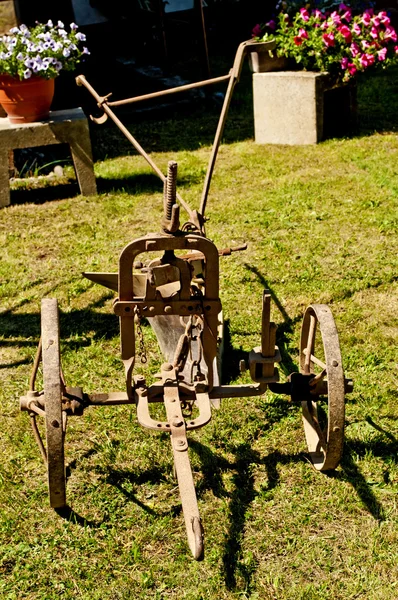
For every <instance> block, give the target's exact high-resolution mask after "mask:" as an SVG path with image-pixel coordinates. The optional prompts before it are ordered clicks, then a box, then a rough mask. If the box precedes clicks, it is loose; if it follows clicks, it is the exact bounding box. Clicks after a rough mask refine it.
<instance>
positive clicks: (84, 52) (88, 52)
mask: <svg viewBox="0 0 398 600" xmlns="http://www.w3.org/2000/svg"><path fill="white" fill-rule="evenodd" d="M82 54H91V52H90V51H89V49H88V48H86V47H84V48H83V50H82Z"/></svg>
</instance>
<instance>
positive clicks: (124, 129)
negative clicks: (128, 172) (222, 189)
mask: <svg viewBox="0 0 398 600" xmlns="http://www.w3.org/2000/svg"><path fill="white" fill-rule="evenodd" d="M76 83H77V85H84V87H85V88H86V89H87V90H88V91H89V92H90V93H91V95H92V96H93V97H94V98H95V99H96V101H97V102H98V104H99V105H100V106H101V108H102V110H103V111H104V112H105V113H106V114H107V115H108V117H110V118H111V119H112V121H113V122H114V123H115V125H117V127H119V129H120V131H121V132H122V133H124V135H125V136H126V138H127V139H128V140H129V142H131V143H132V144H133V146H134V148H135V149H136V150H137V152H139V153H140V154H141V156H142V157H143V158H144V159H145V160H146V161H147V163H148V164H149V166H150V167H151V168H152V169H153V171H155V173H156V175H158V177H159V178H160V179H161V181H162V182H163V183H164V182H165V181H166V176H165V175H163V173H162V171H161V170H160V169H159V167H158V166H157V165H156V163H154V161H153V160H152V159H151V158H150V156H149V155H148V154H147V153H146V152H145V150H144V149H143V147H142V146H141V145H140V144H139V143H138V142H137V140H136V139H135V138H134V137H133V136H132V135H131V133H130V132H129V130H128V129H127V127H125V126H124V125H123V123H122V122H121V121H120V119H118V118H117V116H116V115H115V113H114V112H113V111H112V109H111V108H109V106H108V104H107V103H106V102H104V100H103V98H101V96H99V95H98V94H97V92H96V91H95V89H94V88H93V87H92V86H91V85H90V84H89V82H88V81H87V79H86V78H85V77H84V75H78V77H76ZM176 196H177V198H178V201H179V202H180V204H181V206H182V207H183V208H184V209H185V210H186V212H187V213H188V215H189V218H190V219H191V220H194V215H193V211H192V209H191V207H190V206H189V205H188V204H187V203H186V202H185V201H184V200H183V199H182V198H181V196H180V194H178V193H177V194H176Z"/></svg>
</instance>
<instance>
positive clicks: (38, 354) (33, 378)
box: [29, 338, 41, 392]
mask: <svg viewBox="0 0 398 600" xmlns="http://www.w3.org/2000/svg"><path fill="white" fill-rule="evenodd" d="M40 359H41V338H40V340H39V345H38V346H37V351H36V356H35V360H34V362H33V368H32V374H31V376H30V379H29V390H30V391H31V392H33V391H34V389H35V383H36V375H37V371H38V369H39V364H40Z"/></svg>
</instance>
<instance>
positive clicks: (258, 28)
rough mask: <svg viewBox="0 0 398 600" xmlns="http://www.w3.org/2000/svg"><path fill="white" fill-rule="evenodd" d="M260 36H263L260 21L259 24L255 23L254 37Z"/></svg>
mask: <svg viewBox="0 0 398 600" xmlns="http://www.w3.org/2000/svg"><path fill="white" fill-rule="evenodd" d="M260 36H261V25H260V24H259V23H257V25H255V26H254V27H253V31H252V37H260Z"/></svg>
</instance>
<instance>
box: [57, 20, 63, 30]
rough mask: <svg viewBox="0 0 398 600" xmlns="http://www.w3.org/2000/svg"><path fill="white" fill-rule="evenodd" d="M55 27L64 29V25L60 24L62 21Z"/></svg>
mask: <svg viewBox="0 0 398 600" xmlns="http://www.w3.org/2000/svg"><path fill="white" fill-rule="evenodd" d="M57 25H58V27H59V28H60V29H63V28H64V27H65V25H64V24H63V23H62V21H58V24H57Z"/></svg>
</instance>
